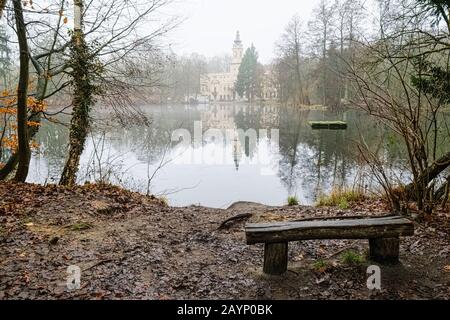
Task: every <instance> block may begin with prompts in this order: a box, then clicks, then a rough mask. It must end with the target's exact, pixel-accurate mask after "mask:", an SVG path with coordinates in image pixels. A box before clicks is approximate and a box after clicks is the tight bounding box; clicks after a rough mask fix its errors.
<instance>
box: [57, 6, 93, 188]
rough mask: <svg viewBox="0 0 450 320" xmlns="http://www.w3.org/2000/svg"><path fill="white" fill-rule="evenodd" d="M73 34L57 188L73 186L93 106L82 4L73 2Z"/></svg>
mask: <svg viewBox="0 0 450 320" xmlns="http://www.w3.org/2000/svg"><path fill="white" fill-rule="evenodd" d="M74 10H75V14H74V34H73V38H72V69H73V71H72V75H71V76H72V78H73V85H74V95H73V102H72V104H73V112H72V120H71V123H70V138H69V156H68V158H67V160H66V163H65V165H64V169H63V173H62V175H61V179H60V181H59V184H61V185H65V186H73V185H75V183H76V178H77V172H78V166H79V163H80V157H81V154H82V153H83V150H84V144H85V141H86V137H87V135H88V131H89V111H90V108H91V105H92V103H93V99H92V95H93V86H92V83H91V79H90V77H89V72H90V71H91V70H90V63H89V60H90V59H92V57H90V56H89V48H88V47H87V45H86V42H85V38H84V34H83V31H82V11H83V1H82V0H75V1H74Z"/></svg>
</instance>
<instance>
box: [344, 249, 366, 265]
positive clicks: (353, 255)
mask: <svg viewBox="0 0 450 320" xmlns="http://www.w3.org/2000/svg"><path fill="white" fill-rule="evenodd" d="M341 257H342V263H344V264H346V265H351V266H354V265H360V264H361V263H363V262H364V258H363V256H362V255H360V254H359V253H357V252H355V251H353V250H347V251H345V252H344V253H342V256H341Z"/></svg>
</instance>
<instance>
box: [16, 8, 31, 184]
mask: <svg viewBox="0 0 450 320" xmlns="http://www.w3.org/2000/svg"><path fill="white" fill-rule="evenodd" d="M13 4H14V16H15V20H16V28H17V39H18V42H19V51H20V54H19V60H20V72H19V85H18V88H17V137H18V140H19V147H18V159H17V160H18V167H17V171H16V175H15V177H14V180H16V181H18V182H25V180H26V179H27V175H28V169H29V166H30V159H31V151H30V145H29V141H28V124H27V122H28V115H27V112H28V111H27V92H28V78H29V72H28V71H29V70H28V69H29V67H28V63H29V53H28V42H27V35H26V29H25V22H24V19H23V10H22V2H21V0H13Z"/></svg>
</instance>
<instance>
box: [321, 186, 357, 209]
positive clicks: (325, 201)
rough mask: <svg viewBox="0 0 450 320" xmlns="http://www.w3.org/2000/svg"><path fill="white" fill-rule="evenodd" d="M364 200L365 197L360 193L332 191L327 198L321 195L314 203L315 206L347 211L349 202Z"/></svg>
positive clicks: (340, 190) (342, 190) (343, 190)
mask: <svg viewBox="0 0 450 320" xmlns="http://www.w3.org/2000/svg"><path fill="white" fill-rule="evenodd" d="M364 199H365V195H364V194H363V193H362V192H360V191H355V190H345V189H333V190H332V191H331V193H330V194H329V195H328V196H325V195H321V196H320V197H319V199H318V200H317V202H316V206H317V207H339V208H341V209H348V208H349V207H350V203H351V202H357V201H361V200H364Z"/></svg>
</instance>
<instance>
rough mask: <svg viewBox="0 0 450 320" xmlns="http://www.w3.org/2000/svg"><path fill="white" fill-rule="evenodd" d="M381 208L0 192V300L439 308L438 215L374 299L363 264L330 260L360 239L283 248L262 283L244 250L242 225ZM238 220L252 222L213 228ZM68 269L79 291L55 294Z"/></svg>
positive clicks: (24, 189) (448, 255)
mask: <svg viewBox="0 0 450 320" xmlns="http://www.w3.org/2000/svg"><path fill="white" fill-rule="evenodd" d="M383 206H384V205H383V204H382V203H381V202H380V203H370V204H369V203H368V204H359V205H358V206H357V207H355V208H353V210H338V209H317V208H312V207H302V206H296V207H267V206H263V205H260V204H254V203H237V204H234V205H232V206H231V207H230V208H228V209H226V210H220V209H210V208H204V207H197V206H191V207H186V208H171V207H167V206H165V205H164V204H163V203H162V202H161V201H159V200H157V199H155V198H152V197H146V196H142V195H139V194H136V193H131V192H128V191H124V190H121V189H118V188H115V187H107V186H103V187H100V186H93V185H87V186H83V187H77V188H75V189H64V188H60V187H55V186H48V187H42V186H37V185H28V184H27V185H15V184H9V183H8V184H4V183H3V184H0V257H1V259H0V299H11V298H14V299H44V298H50V299H60V298H76V299H92V298H97V299H124V298H133V299H174V298H177V299H188V298H192V299H204V298H210V299H218V298H221V299H365V298H381V299H384V298H392V299H394V298H395V299H406V298H421V299H431V298H437V299H449V298H450V252H449V251H450V250H449V249H450V237H449V224H448V221H449V220H450V219H449V215H448V213H443V212H441V213H438V214H436V217H435V219H434V220H432V221H429V222H422V223H420V224H419V223H416V234H415V236H413V237H410V238H407V239H402V241H401V262H402V263H401V264H400V265H397V266H390V267H382V290H381V291H379V292H371V291H369V290H368V289H367V287H366V279H367V275H366V268H367V266H368V265H369V264H370V263H369V262H363V263H361V264H358V265H354V266H348V265H346V264H344V263H343V262H342V261H341V259H340V256H339V255H334V254H335V253H337V252H339V251H340V250H342V249H345V248H347V247H351V248H352V249H353V250H355V251H356V252H359V253H360V255H361V256H364V254H365V253H366V251H367V249H368V244H367V241H364V240H363V241H345V240H326V241H303V242H298V243H291V245H290V251H289V271H288V272H287V273H286V274H285V275H284V276H281V277H268V276H266V275H264V274H262V272H261V268H262V257H263V250H262V246H260V245H257V246H247V245H246V244H245V240H244V233H243V226H244V223H245V222H246V221H280V220H284V219H293V218H305V217H313V216H331V215H355V214H362V215H367V214H373V215H376V214H382V213H383V211H384V210H385V208H384V207H383ZM245 213H251V214H252V216H251V217H250V218H247V219H241V220H236V221H232V222H231V223H230V224H228V225H227V226H226V228H224V229H221V230H218V229H217V228H218V227H219V226H220V225H221V223H222V222H223V221H224V220H226V219H227V218H230V217H233V216H235V215H238V214H241V215H242V214H245ZM333 255H334V256H333ZM318 261H320V262H321V263H320V264H318ZM69 265H77V266H79V267H80V268H81V269H82V276H81V289H79V290H76V291H68V290H67V288H66V278H67V274H66V269H67V267H68V266H69Z"/></svg>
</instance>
